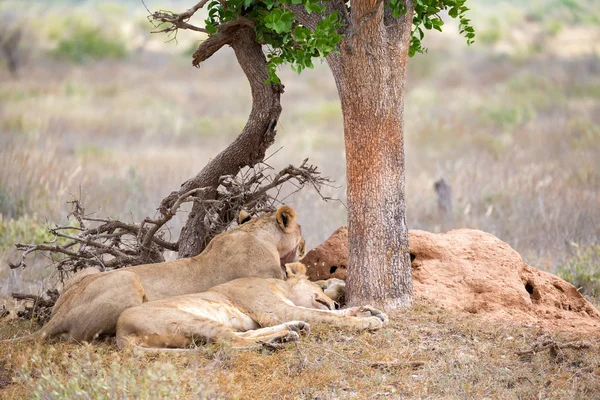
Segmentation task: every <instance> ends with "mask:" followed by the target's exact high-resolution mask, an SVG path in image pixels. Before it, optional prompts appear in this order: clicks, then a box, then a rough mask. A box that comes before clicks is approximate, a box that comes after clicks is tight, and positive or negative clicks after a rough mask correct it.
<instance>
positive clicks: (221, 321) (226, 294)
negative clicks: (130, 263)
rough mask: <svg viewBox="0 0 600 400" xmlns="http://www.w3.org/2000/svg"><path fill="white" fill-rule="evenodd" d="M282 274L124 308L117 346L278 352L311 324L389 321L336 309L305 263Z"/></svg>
mask: <svg viewBox="0 0 600 400" xmlns="http://www.w3.org/2000/svg"><path fill="white" fill-rule="evenodd" d="M286 271H287V279H286V280H281V279H273V278H271V279H266V278H255V277H246V278H239V279H236V280H233V281H230V282H227V283H223V284H220V285H218V286H215V287H213V288H211V289H209V290H207V291H205V292H202V293H195V294H188V295H183V296H175V297H168V298H165V299H160V300H155V301H150V302H147V303H143V304H140V305H138V306H135V307H131V308H128V309H127V310H125V311H123V313H122V314H121V316H120V317H119V321H118V322H117V335H116V336H117V346H118V347H119V348H124V347H130V346H132V347H141V348H146V349H147V348H160V349H163V348H186V347H188V346H189V345H190V344H192V343H194V342H196V341H200V342H226V343H229V344H230V345H231V346H232V347H233V348H238V349H247V348H253V347H256V346H261V345H268V346H269V347H275V348H278V347H280V346H281V344H282V343H284V342H290V341H295V340H298V338H299V333H306V334H308V332H310V325H309V323H312V322H315V323H326V324H331V325H334V326H338V327H348V328H353V329H379V328H381V327H382V326H384V325H385V324H386V323H387V322H388V317H387V315H385V314H384V313H383V312H381V311H379V310H376V309H374V308H371V307H369V306H364V307H354V308H348V309H345V310H337V306H338V305H337V304H336V303H335V302H334V301H333V300H332V299H331V298H330V297H329V296H327V295H326V294H325V293H324V292H323V289H321V286H319V285H318V284H316V283H314V282H311V281H309V280H308V277H307V276H306V266H305V265H304V264H301V263H298V262H296V263H289V264H287V265H286Z"/></svg>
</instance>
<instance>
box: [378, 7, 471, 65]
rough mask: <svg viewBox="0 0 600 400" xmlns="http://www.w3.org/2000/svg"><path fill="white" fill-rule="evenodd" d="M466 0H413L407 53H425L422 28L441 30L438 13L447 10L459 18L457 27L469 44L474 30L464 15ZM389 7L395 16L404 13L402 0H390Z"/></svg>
mask: <svg viewBox="0 0 600 400" xmlns="http://www.w3.org/2000/svg"><path fill="white" fill-rule="evenodd" d="M466 2H467V0H415V3H414V5H415V14H414V16H413V29H412V32H411V37H410V48H409V50H408V55H409V56H410V57H413V56H414V55H415V54H416V53H425V52H427V49H426V48H424V47H423V45H422V40H423V38H424V37H425V33H424V32H423V28H425V29H426V30H431V29H435V30H437V31H440V32H441V31H442V26H443V25H444V21H443V20H442V18H441V17H440V15H439V13H440V12H441V11H442V10H447V11H448V15H449V16H450V17H452V18H456V19H458V20H459V22H460V24H459V26H458V29H459V31H460V33H461V34H462V35H464V36H465V38H466V39H467V44H468V45H471V44H473V42H474V39H475V30H474V29H473V26H471V20H470V19H468V18H467V17H466V16H465V13H466V12H467V11H469V8H468V7H467V6H465V3H466ZM389 7H390V8H391V10H392V15H393V16H394V17H395V18H398V17H400V15H404V14H406V7H405V6H404V2H403V1H402V0H390V3H389Z"/></svg>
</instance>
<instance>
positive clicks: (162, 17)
mask: <svg viewBox="0 0 600 400" xmlns="http://www.w3.org/2000/svg"><path fill="white" fill-rule="evenodd" d="M206 3H208V0H202V1H201V2H199V3H197V4H196V5H195V6H194V7H192V8H190V9H189V10H187V11H185V12H182V13H180V14H176V13H174V12H172V11H167V10H159V11H155V12H153V13H151V14H150V15H149V16H148V21H150V23H152V24H153V25H154V27H155V28H156V29H157V30H156V31H153V32H152V33H163V32H166V33H172V32H175V33H176V32H177V30H178V29H189V30H192V31H196V32H203V33H208V31H207V30H206V29H204V28H200V27H197V26H195V25H192V24H190V23H188V21H189V20H190V18H192V16H193V15H194V14H195V13H196V11H198V10H200V9H201V8H202V7H204V6H205V5H206ZM154 21H156V22H157V23H156V24H154ZM164 24H168V25H167V26H166V27H165V28H162V29H161V26H163V25H164Z"/></svg>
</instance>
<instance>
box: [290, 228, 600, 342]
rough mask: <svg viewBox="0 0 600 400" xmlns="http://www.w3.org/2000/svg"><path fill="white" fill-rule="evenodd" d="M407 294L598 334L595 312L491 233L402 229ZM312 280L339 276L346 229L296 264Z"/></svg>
mask: <svg viewBox="0 0 600 400" xmlns="http://www.w3.org/2000/svg"><path fill="white" fill-rule="evenodd" d="M409 245H410V253H411V259H412V260H413V261H412V269H413V286H414V292H415V295H416V296H417V297H418V296H423V297H426V298H428V299H431V300H433V301H435V302H436V303H438V304H440V305H441V306H443V307H448V308H451V309H456V310H462V311H466V312H469V313H473V314H479V315H481V316H484V317H486V318H491V319H493V320H496V321H506V322H516V323H523V324H527V325H532V326H539V327H541V328H545V329H551V330H562V331H572V332H581V333H585V334H600V312H598V310H596V309H595V308H594V306H593V305H592V304H591V303H590V302H588V301H587V300H586V299H585V298H584V297H583V296H582V295H581V293H579V292H578V291H577V289H576V288H575V287H574V286H573V285H571V284H570V283H568V282H566V281H564V280H563V279H561V278H559V277H557V276H556V275H553V274H550V273H548V272H544V271H540V270H538V269H537V268H533V267H531V266H529V265H527V264H526V263H524V262H523V259H522V258H521V256H520V255H519V254H518V253H517V252H516V251H515V250H513V249H512V248H511V247H510V246H509V245H508V244H506V243H504V242H503V241H501V240H500V239H498V238H497V237H495V236H494V235H492V234H489V233H486V232H482V231H479V230H473V229H458V230H453V231H450V232H447V233H442V234H435V233H430V232H425V231H418V230H414V231H410V232H409ZM302 262H304V263H305V264H306V265H307V267H308V274H309V276H310V278H311V279H312V280H319V279H328V278H330V277H335V278H339V279H345V278H346V267H347V265H348V231H347V228H346V227H342V228H340V229H338V230H337V231H336V232H334V233H333V235H331V237H330V238H329V239H327V241H325V242H324V243H323V244H321V245H319V246H318V247H316V248H315V249H313V250H311V251H309V252H308V254H307V255H306V256H305V257H304V258H303V259H302Z"/></svg>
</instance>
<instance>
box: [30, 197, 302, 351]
mask: <svg viewBox="0 0 600 400" xmlns="http://www.w3.org/2000/svg"><path fill="white" fill-rule="evenodd" d="M243 222H244V223H243V224H241V225H239V226H238V227H236V228H234V229H231V230H229V231H226V232H223V233H221V234H219V235H217V236H215V237H214V238H213V239H212V241H211V242H210V243H209V244H208V246H207V247H206V249H205V250H204V251H203V252H202V253H201V254H199V255H197V256H195V257H191V258H185V259H179V260H175V261H170V262H164V263H158V264H147V265H138V266H134V267H128V268H124V269H120V270H116V271H110V272H102V273H100V272H98V270H95V269H88V270H85V271H82V272H80V273H78V274H76V275H75V276H74V277H73V278H72V279H71V280H70V281H69V282H68V283H67V284H66V285H65V289H64V290H63V293H62V295H61V296H60V298H59V299H58V301H57V302H56V305H55V306H54V308H53V310H52V318H51V319H50V321H49V322H48V323H47V324H46V325H45V326H44V327H43V328H42V329H41V330H40V331H38V332H36V333H34V334H32V335H30V336H29V337H25V338H23V339H26V338H29V339H36V338H46V337H53V336H56V335H59V334H68V335H70V336H71V337H73V338H75V339H76V340H80V341H88V342H89V341H91V340H93V339H95V338H97V337H98V336H99V335H111V334H114V333H115V328H116V323H117V319H118V318H119V315H121V313H122V312H123V311H124V310H126V309H127V308H129V307H133V306H137V305H139V304H141V303H143V302H146V301H152V300H158V299H162V298H165V297H169V296H178V295H183V294H188V293H199V292H203V291H205V290H207V289H208V288H210V287H212V286H216V285H218V284H220V283H224V282H228V281H230V280H233V279H237V278H241V277H246V276H255V277H262V278H279V279H281V278H284V270H283V269H282V266H284V265H285V263H288V262H292V261H295V260H296V259H297V258H298V257H299V256H302V254H303V253H304V247H305V243H304V239H303V238H302V229H301V227H300V225H299V224H298V223H297V222H296V213H295V211H294V210H293V209H292V208H290V207H288V206H282V207H280V208H279V209H278V210H277V211H276V212H274V213H268V214H265V215H262V216H260V217H258V218H255V219H251V220H249V221H248V216H247V215H245V216H244V221H243Z"/></svg>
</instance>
